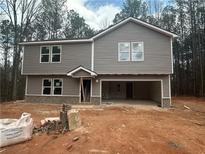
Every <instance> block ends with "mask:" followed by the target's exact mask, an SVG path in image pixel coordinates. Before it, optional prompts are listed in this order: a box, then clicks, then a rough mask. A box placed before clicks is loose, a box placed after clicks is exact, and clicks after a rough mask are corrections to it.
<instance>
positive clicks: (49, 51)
mask: <svg viewBox="0 0 205 154" xmlns="http://www.w3.org/2000/svg"><path fill="white" fill-rule="evenodd" d="M43 47H48V48H49V53H48V54H42V53H41V49H42V48H43ZM50 52H51V51H50V46H49V45H44V46H40V63H42V64H44V63H50ZM42 55H48V56H49V57H48V62H42V61H41V56H42Z"/></svg>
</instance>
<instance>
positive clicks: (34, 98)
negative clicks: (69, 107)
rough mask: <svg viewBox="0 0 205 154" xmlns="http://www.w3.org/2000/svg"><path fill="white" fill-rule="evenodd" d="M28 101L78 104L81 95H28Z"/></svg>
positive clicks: (26, 98)
mask: <svg viewBox="0 0 205 154" xmlns="http://www.w3.org/2000/svg"><path fill="white" fill-rule="evenodd" d="M25 100H26V102H31V103H67V104H78V103H79V97H70V96H26V97H25Z"/></svg>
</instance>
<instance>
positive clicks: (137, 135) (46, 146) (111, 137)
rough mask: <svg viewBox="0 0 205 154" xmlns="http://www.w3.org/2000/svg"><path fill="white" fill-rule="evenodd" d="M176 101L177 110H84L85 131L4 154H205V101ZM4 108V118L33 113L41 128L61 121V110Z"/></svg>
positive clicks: (43, 138)
mask: <svg viewBox="0 0 205 154" xmlns="http://www.w3.org/2000/svg"><path fill="white" fill-rule="evenodd" d="M172 102H173V107H172V108H171V109H162V108H159V107H156V106H147V105H136V106H135V105H122V104H120V105H114V106H113V105H111V106H109V105H103V106H86V107H83V106H79V111H80V116H81V120H82V127H80V128H78V129H76V130H74V131H71V132H68V133H66V134H63V135H62V134H60V135H56V134H51V135H47V134H41V133H39V134H35V135H33V139H32V140H30V141H27V142H24V143H20V144H16V145H11V146H7V147H4V148H1V149H0V152H1V153H2V154H4V153H5V154H12V153H15V154H27V153H29V154H39V153H41V154H47V153H54V154H55V153H56V154H59V153H60V154H64V153H76V154H78V153H83V154H84V153H91V154H92V153H97V154H98V153H110V154H113V153H114V154H117V153H119V154H124V153H155V154H157V153H159V154H161V153H163V154H164V153H166V154H169V153H173V154H175V153H180V154H181V153H190V154H191V153H193V154H203V153H205V98H194V97H177V98H173V99H172ZM187 107H188V108H189V109H188V108H187ZM75 108H78V106H75ZM0 109H1V111H0V118H19V116H20V115H21V113H22V112H29V113H31V114H32V118H33V119H34V123H35V124H36V125H39V124H40V120H41V119H44V118H45V117H55V116H58V113H59V111H60V109H61V107H60V105H59V104H58V105H57V104H56V105H55V104H34V103H27V102H25V103H20V102H17V103H16V102H15V103H4V104H1V105H0ZM76 137H77V140H75V141H73V138H76Z"/></svg>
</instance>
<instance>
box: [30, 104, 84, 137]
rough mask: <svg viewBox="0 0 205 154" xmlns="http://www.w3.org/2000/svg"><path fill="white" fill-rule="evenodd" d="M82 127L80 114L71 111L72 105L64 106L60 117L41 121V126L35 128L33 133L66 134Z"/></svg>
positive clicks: (73, 110)
mask: <svg viewBox="0 0 205 154" xmlns="http://www.w3.org/2000/svg"><path fill="white" fill-rule="evenodd" d="M80 125H81V121H80V116H79V112H78V111H77V110H75V109H71V106H70V105H66V104H63V105H62V110H61V111H60V115H59V117H50V118H45V119H44V120H41V126H40V127H34V129H33V133H34V134H35V133H38V132H42V133H44V132H46V133H47V134H50V133H53V132H54V133H57V134H59V133H65V132H67V131H69V130H73V129H76V128H78V127H79V126H80Z"/></svg>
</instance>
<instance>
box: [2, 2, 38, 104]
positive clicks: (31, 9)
mask: <svg viewBox="0 0 205 154" xmlns="http://www.w3.org/2000/svg"><path fill="white" fill-rule="evenodd" d="M0 8H1V9H2V10H3V12H4V13H5V14H6V16H7V18H8V19H9V20H10V22H11V25H12V28H13V34H14V37H13V70H12V86H13V87H12V97H13V99H14V100H15V99H16V92H17V81H18V74H19V73H18V72H19V69H20V68H19V67H20V62H21V57H20V55H21V47H19V46H18V43H19V42H21V41H23V40H24V38H25V35H26V31H27V29H28V26H29V25H30V24H31V23H32V21H33V20H34V19H35V15H36V14H37V12H38V10H39V5H38V3H37V1H36V0H2V1H1V5H0Z"/></svg>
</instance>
